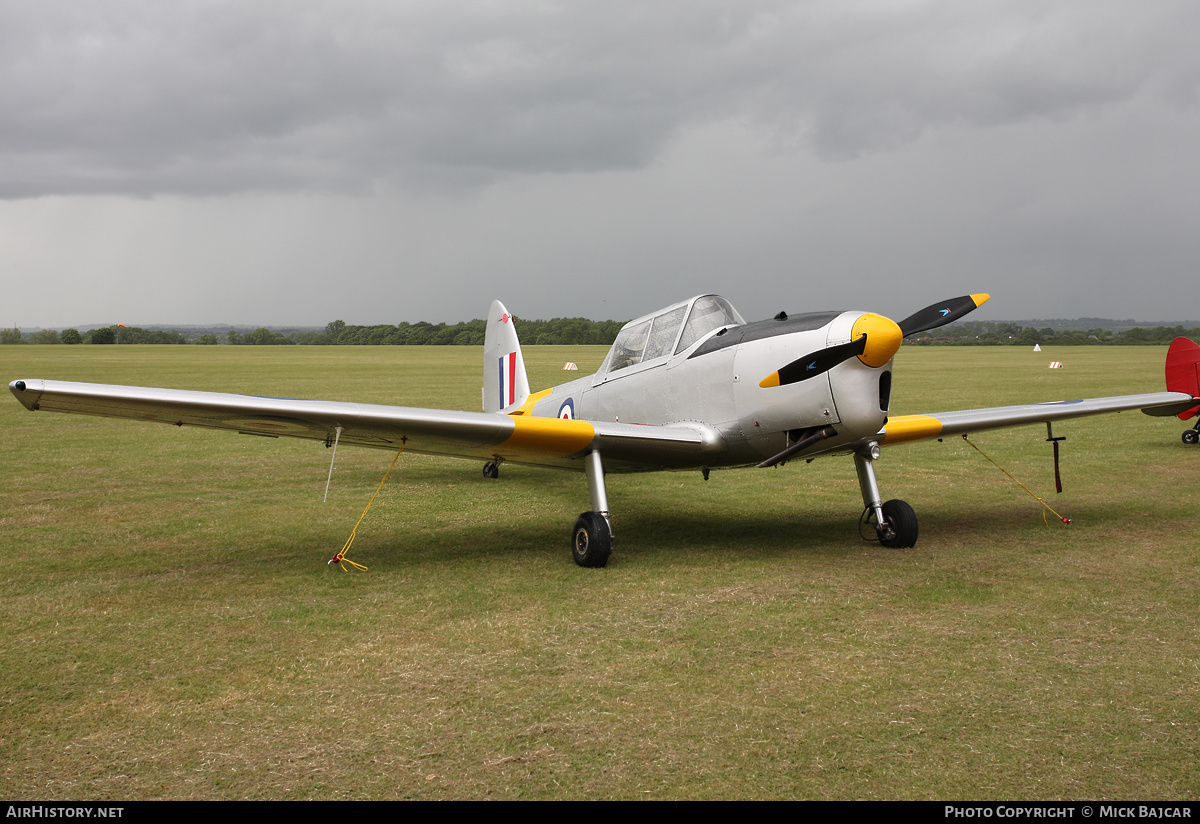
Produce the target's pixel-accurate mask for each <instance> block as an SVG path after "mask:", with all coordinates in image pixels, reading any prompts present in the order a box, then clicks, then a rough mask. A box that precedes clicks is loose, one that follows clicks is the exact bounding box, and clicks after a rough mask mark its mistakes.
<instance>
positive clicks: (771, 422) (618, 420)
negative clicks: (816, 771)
mask: <svg viewBox="0 0 1200 824" xmlns="http://www.w3.org/2000/svg"><path fill="white" fill-rule="evenodd" d="M988 297H989V296H988V295H968V296H964V297H960V298H955V299H953V300H949V301H944V302H942V303H938V304H934V305H932V306H929V307H926V308H925V309H922V310H921V311H919V312H917V313H915V314H913V315H912V316H910V317H908V318H906V319H904V320H902V321H900V323H896V322H894V321H892V320H889V319H888V318H886V317H883V316H882V315H877V314H873V313H866V312H857V311H844V312H836V311H835V312H815V313H807V314H799V315H791V316H789V315H787V314H786V313H783V312H780V313H779V314H778V315H776V316H775V317H774V318H772V319H770V320H763V321H758V322H756V323H747V322H746V321H745V320H744V319H743V318H742V316H741V315H740V314H738V312H737V310H736V309H734V308H733V306H732V305H731V304H730V303H729V301H727V300H725V298H723V297H720V296H718V295H699V296H697V297H694V298H691V299H689V300H685V301H682V302H680V303H676V304H673V305H671V306H667V307H666V308H664V309H660V310H659V311H657V312H654V313H652V314H649V315H645V316H643V317H640V318H637V319H635V320H631V321H630V322H629V323H627V324H625V326H624V327H622V329H621V331H620V333H619V334H618V335H617V338H616V341H615V342H614V343H613V345H612V348H611V349H610V350H609V352H608V356H607V357H606V358H605V360H604V363H603V364H602V365H601V367H600V369H599V371H597V372H596V373H595V374H594V375H590V376H588V377H583V378H579V379H577V380H573V381H571V382H570V383H566V384H563V385H561V386H557V387H554V388H552V389H546V390H544V391H541V392H537V393H531V392H530V389H529V381H528V379H527V377H526V374H525V364H524V360H523V357H522V354H521V345H520V342H519V340H518V338H517V333H516V330H515V328H514V324H513V320H512V317H511V315H509V313H508V310H507V309H505V307H504V305H503V304H501V303H500V302H499V301H495V302H494V303H493V304H492V306H491V310H490V312H489V314H488V322H487V331H486V336H485V342H484V386H483V412H459V411H454V410H443V409H417V408H409V407H399V406H382V405H373V404H359V403H344V402H333V401H320V400H295V399H289V398H265V397H257V396H249V395H233V394H223V393H216V392H192V391H185V390H175V389H155V388H146V387H132V386H114V385H104V384H91V383H74V382H67V381H53V380H33V379H24V380H16V381H13V382H12V383H10V384H9V389H10V390H11V391H12V393H13V394H14V395H15V396H16V398H17V399H18V400H19V401H20V402H21V403H22V404H23V405H24V406H25V407H26V408H28V409H30V410H35V411H38V410H40V411H49V412H72V413H79V414H85V415H102V416H106V417H118V418H133V419H136V420H144V421H156V422H160V423H167V424H172V425H175V426H200V427H207V428H210V429H224V430H228V431H231V432H241V433H248V434H255V435H268V436H275V437H280V436H286V437H295V438H308V439H312V440H316V441H321V442H323V443H324V444H325V445H326V446H334V447H336V446H337V445H338V444H341V443H346V444H353V445H357V446H367V447H376V448H382V449H391V450H399V449H404V450H406V451H412V452H419V453H425V454H431V455H448V456H454V457H460V458H471V459H476V460H481V461H484V462H485V463H484V467H483V472H484V474H485V475H486V476H488V477H490V478H495V477H497V476H498V474H499V468H500V465H501V464H502V463H514V464H529V465H536V466H545V467H554V468H560V469H569V470H575V471H582V472H583V473H584V474H585V475H586V478H587V483H588V491H589V495H590V499H591V509H590V510H589V511H588V512H584V513H583V514H582V515H580V516H579V518H578V519H577V520H576V522H575V526H574V528H573V529H572V532H571V550H572V555H573V557H574V559H575V562H576V563H577V564H579V565H580V566H585V567H602V566H604V565H605V564H606V563H607V562H608V559H609V556H610V554H611V552H612V544H613V537H612V536H613V532H612V526H611V521H610V518H609V515H610V513H609V506H608V495H607V491H606V487H605V473H607V472H649V471H659V470H668V471H672V470H673V471H679V470H697V469H698V470H700V471H701V472H703V473H704V476H705V478H707V477H708V473H709V470H710V469H714V468H721V467H748V466H757V467H769V466H775V465H777V464H781V463H784V462H785V461H789V460H792V459H797V458H804V459H809V458H813V457H816V456H825V455H850V456H851V457H852V459H853V460H854V464H855V468H856V469H857V472H858V480H859V486H860V489H861V491H862V499H863V506H864V518H865V519H866V520H867V521H868V522H869V523H870V524H871V525H872V526H873V527H874V529H875V530H876V533H877V535H878V538H879V541H880V542H881V543H882V544H883V545H884V546H889V547H911V546H914V545H915V544H916V541H917V533H918V527H917V517H916V514H915V513H914V512H913V509H912V507H911V506H909V505H908V504H907V503H905V502H904V501H901V500H890V501H887V502H884V501H883V497H882V495H881V494H880V490H879V484H878V483H877V481H876V479H875V469H874V463H875V461H876V460H878V459H879V457H880V448H881V447H882V446H891V445H893V444H896V443H905V442H908V441H917V440H925V439H929V438H937V437H943V436H947V435H954V434H960V433H961V434H966V433H970V432H976V431H980V430H986V429H996V428H1000V427H1008V426H1018V425H1022V424H1037V423H1045V424H1047V425H1049V423H1050V422H1052V421H1058V420H1063V419H1067V418H1075V417H1082V416H1085V415H1097V414H1102V413H1106V412H1120V411H1124V410H1130V409H1141V410H1143V411H1144V412H1146V413H1148V414H1151V415H1160V416H1166V415H1178V416H1179V417H1180V418H1181V419H1185V420H1186V419H1187V418H1189V417H1192V416H1194V415H1195V414H1196V413H1197V411H1200V379H1198V377H1197V375H1198V373H1200V366H1198V364H1200V347H1197V346H1196V344H1194V343H1192V342H1191V341H1189V340H1187V339H1186V338H1180V339H1178V340H1177V341H1176V342H1175V343H1174V344H1172V346H1171V349H1170V352H1169V354H1168V359H1167V378H1168V387H1167V389H1168V391H1166V392H1155V393H1148V394H1141V395H1124V396H1119V397H1112V398H1090V399H1083V400H1075V401H1058V402H1052V403H1039V404H1027V405H1022V406H1008V407H992V408H986V409H971V410H962V411H952V412H939V413H932V414H927V415H905V416H896V417H889V415H888V409H889V405H890V399H891V387H892V360H893V357H894V356H895V354H896V352H897V350H898V349H899V348H900V344H901V341H902V340H903V339H904V338H905V337H907V336H909V335H913V334H916V333H917V332H921V331H925V330H929V329H935V328H937V327H939V326H943V325H945V324H947V323H950V322H952V321H954V320H957V319H958V318H961V317H962V316H964V315H966V314H967V313H968V312H970V311H972V310H974V309H976V308H977V307H978V306H980V305H982V304H983V302H984V301H986V300H987V299H988ZM335 455H336V451H335Z"/></svg>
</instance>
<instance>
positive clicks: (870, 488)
mask: <svg viewBox="0 0 1200 824" xmlns="http://www.w3.org/2000/svg"><path fill="white" fill-rule="evenodd" d="M878 458H879V444H877V443H869V444H867V445H866V446H865V447H863V448H861V449H859V450H858V451H857V452H855V453H854V468H855V469H857V470H858V486H859V488H860V489H861V490H862V496H863V506H864V507H866V510H865V512H864V513H863V515H864V518H865V519H866V521H867V523H869V524H871V525H872V526H874V527H875V532H876V533H877V534H878V535H879V543H881V544H883V545H884V546H886V547H893V548H896V549H900V548H904V547H910V546H916V543H917V513H915V512H913V508H912V507H911V506H909V505H908V504H907V503H905V502H904V501H900V500H891V501H888V502H887V503H883V502H882V496H880V494H879V484H878V483H876V481H875V466H874V463H875V461H876V460H877V459H878Z"/></svg>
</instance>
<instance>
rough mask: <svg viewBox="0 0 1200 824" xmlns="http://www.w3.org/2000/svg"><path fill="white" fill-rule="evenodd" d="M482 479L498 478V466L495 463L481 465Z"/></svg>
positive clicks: (489, 462)
mask: <svg viewBox="0 0 1200 824" xmlns="http://www.w3.org/2000/svg"><path fill="white" fill-rule="evenodd" d="M483 477H485V478H493V479H494V478H499V477H500V465H499V464H497V463H496V462H495V461H488V462H487V463H485V464H484V465H483Z"/></svg>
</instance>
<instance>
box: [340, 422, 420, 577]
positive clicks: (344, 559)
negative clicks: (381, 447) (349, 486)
mask: <svg viewBox="0 0 1200 824" xmlns="http://www.w3.org/2000/svg"><path fill="white" fill-rule="evenodd" d="M407 440H408V439H407V438H401V440H400V448H399V449H397V450H396V457H394V458H392V465H391V466H389V467H388V469H387V472H384V473H383V480H381V481H380V482H379V486H377V487H376V488H375V495H378V494H379V490H381V489H383V485H384V484H385V483H387V479H388V475H391V474H392V467H394V466H395V465H396V461H398V460H400V453H401V452H403V451H404V444H405V442H407ZM375 495H372V496H371V500H369V501H367V508H366V509H364V510H363V513H362V515H359V516H358V523H357V524H355V525H354V529H352V530H350V537H349V538H347V539H346V543H345V544H343V545H342V551H341V552H339V553H338V554H337V555H334V556H333V557H332V558H330V559H329V563H330V564H337V565H338V566H340V567H341V568H342V572H349V570H347V569H346V564H349V565H350V566H352V567H354V568H355V569H361V570H362V571H363V572H367V571H368V569H367V567H365V566H363V565H362V564H356V563H354V561H351V560H350V559H349V558H347V557H346V553H347V552H349V551H350V545H351V544H353V543H354V538H355V536H356V535H358V527H359V524H361V523H362V522H363V518H365V517H367V512H368V511H370V509H371V504H373V503H375Z"/></svg>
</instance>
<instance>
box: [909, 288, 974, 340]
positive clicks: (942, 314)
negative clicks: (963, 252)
mask: <svg viewBox="0 0 1200 824" xmlns="http://www.w3.org/2000/svg"><path fill="white" fill-rule="evenodd" d="M990 297H991V295H963V296H962V297H961V298H953V299H951V300H946V301H942V302H941V303H935V304H933V305H932V306H926V307H925V308H924V309H922V310H921V311H920V312H917V313H915V314H912V315H909V316H908V317H907V318H905V319H904V320H902V321H900V331H901V332H902V333H903V334H904V337H906V338H907V337H908V336H909V335H915V334H916V333H917V332H927V331H929V330H930V329H937V328H938V327H939V326H945V325H946V324H947V323H951V322H952V321H956V320H958V319H959V318H961V317H962V316H963V315H966V314H967V313H968V312H973V311H975V310H976V309H978V308H979V307H980V306H983V304H984V302H985V301H987V299H988V298H990Z"/></svg>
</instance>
